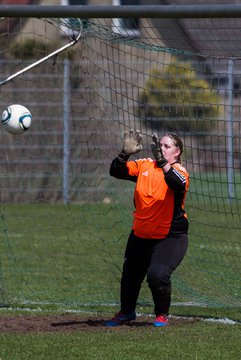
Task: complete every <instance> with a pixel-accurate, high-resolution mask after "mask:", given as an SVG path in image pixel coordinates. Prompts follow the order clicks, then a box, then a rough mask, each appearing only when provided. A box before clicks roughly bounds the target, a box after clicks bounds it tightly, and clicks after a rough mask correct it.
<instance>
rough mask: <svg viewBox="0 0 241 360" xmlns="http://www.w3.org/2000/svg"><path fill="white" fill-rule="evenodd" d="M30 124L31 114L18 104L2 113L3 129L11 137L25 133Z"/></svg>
mask: <svg viewBox="0 0 241 360" xmlns="http://www.w3.org/2000/svg"><path fill="white" fill-rule="evenodd" d="M31 122H32V115H31V112H30V111H29V110H28V109H27V108H26V107H25V106H23V105H20V104H13V105H10V106H8V107H7V108H6V109H5V110H4V112H3V113H2V125H3V128H4V129H5V130H6V131H7V132H8V133H10V134H13V135H17V134H22V133H24V132H25V131H27V130H28V129H29V127H30V125H31Z"/></svg>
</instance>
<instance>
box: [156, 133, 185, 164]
mask: <svg viewBox="0 0 241 360" xmlns="http://www.w3.org/2000/svg"><path fill="white" fill-rule="evenodd" d="M160 146H161V149H162V153H163V156H164V158H165V159H166V160H167V161H168V162H169V164H172V163H174V162H175V161H177V160H178V157H179V155H180V153H181V151H180V149H179V148H178V147H176V145H175V142H174V140H173V139H172V138H170V137H169V136H163V138H161V140H160Z"/></svg>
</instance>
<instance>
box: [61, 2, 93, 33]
mask: <svg viewBox="0 0 241 360" xmlns="http://www.w3.org/2000/svg"><path fill="white" fill-rule="evenodd" d="M87 4H88V0H61V5H63V6H67V5H87ZM69 21H71V24H73V26H74V23H75V21H76V24H77V27H78V26H79V20H78V19H69ZM87 22H88V20H85V19H83V20H82V27H87V26H88V23H87ZM61 32H62V34H65V35H67V36H70V37H73V36H77V35H78V34H79V32H77V31H74V30H71V29H70V28H68V27H66V26H64V25H62V26H61Z"/></svg>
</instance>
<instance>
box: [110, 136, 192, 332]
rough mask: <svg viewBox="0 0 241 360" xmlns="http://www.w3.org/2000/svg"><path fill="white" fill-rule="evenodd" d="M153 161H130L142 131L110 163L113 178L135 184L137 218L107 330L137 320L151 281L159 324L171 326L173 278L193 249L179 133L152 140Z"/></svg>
mask: <svg viewBox="0 0 241 360" xmlns="http://www.w3.org/2000/svg"><path fill="white" fill-rule="evenodd" d="M152 139H153V142H152V144H151V150H152V153H153V156H154V160H153V159H150V158H147V159H146V158H145V159H139V160H133V161H129V157H130V156H131V155H133V154H136V153H138V152H139V151H140V150H141V149H142V145H141V141H142V135H141V133H140V131H138V130H136V131H133V130H132V129H131V130H130V131H129V132H125V134H124V140H123V148H122V151H121V152H120V154H119V156H117V157H116V158H115V159H114V160H113V161H112V163H111V166H110V175H111V176H114V177H115V178H117V179H123V180H130V181H133V182H135V183H136V186H135V191H134V205H135V211H134V220H133V226H132V230H131V233H130V235H129V239H128V242H127V246H126V250H125V260H124V265H123V271H122V278H121V290H120V300H121V308H120V311H119V312H118V313H117V314H116V315H115V316H114V317H113V318H112V319H110V320H108V321H106V322H105V326H118V325H123V324H125V323H128V322H130V321H131V320H135V318H136V313H135V310H136V304H137V299H138V295H139V292H140V288H141V284H142V282H143V280H144V278H145V276H146V277H147V283H148V286H149V288H150V290H151V293H152V298H153V302H154V313H155V316H156V317H155V320H154V323H153V325H154V326H166V325H168V313H169V308H170V303H171V275H172V273H173V271H174V270H175V269H176V268H177V266H178V265H179V264H180V263H181V261H182V260H183V258H184V255H185V253H186V251H187V246H188V219H187V215H186V213H185V210H184V202H185V197H186V193H187V190H188V187H189V175H188V172H187V171H186V169H185V168H184V167H183V166H182V165H181V154H182V151H183V142H182V140H181V138H180V137H179V136H177V135H175V134H168V135H165V136H163V137H162V138H161V140H160V139H159V138H158V136H157V135H156V134H154V135H153V136H152Z"/></svg>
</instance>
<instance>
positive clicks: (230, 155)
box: [227, 59, 234, 204]
mask: <svg viewBox="0 0 241 360" xmlns="http://www.w3.org/2000/svg"><path fill="white" fill-rule="evenodd" d="M233 71H234V60H233V59H229V60H228V98H227V100H228V104H227V147H228V153H227V169H228V199H229V203H230V204H231V203H232V199H233V198H234V170H233Z"/></svg>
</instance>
